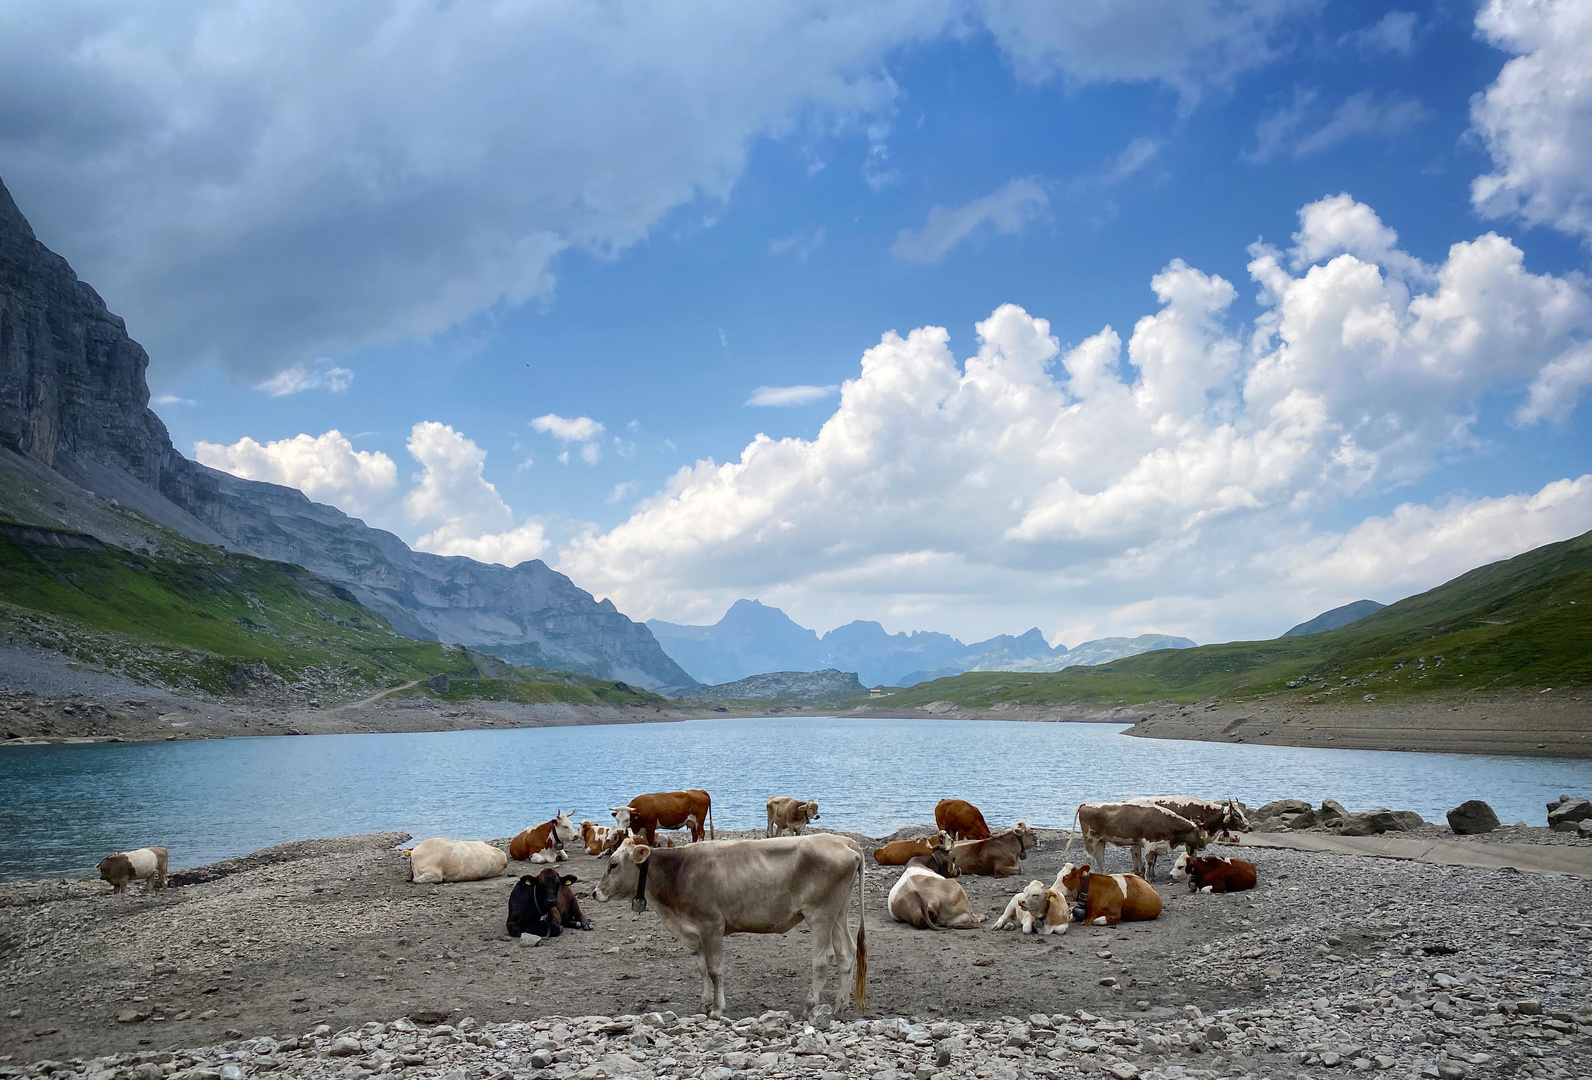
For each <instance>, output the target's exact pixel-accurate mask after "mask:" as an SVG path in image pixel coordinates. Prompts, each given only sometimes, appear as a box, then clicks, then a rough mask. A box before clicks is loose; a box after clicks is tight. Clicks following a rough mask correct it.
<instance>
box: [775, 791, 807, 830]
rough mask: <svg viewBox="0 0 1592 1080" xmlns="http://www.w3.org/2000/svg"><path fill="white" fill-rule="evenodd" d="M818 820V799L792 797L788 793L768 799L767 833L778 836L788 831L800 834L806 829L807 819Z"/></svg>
mask: <svg viewBox="0 0 1592 1080" xmlns="http://www.w3.org/2000/svg"><path fill="white" fill-rule="evenodd" d="M817 820H818V801H817V800H816V799H808V800H806V801H805V802H803V801H802V800H801V799H792V798H791V797H790V796H788V795H775V796H774V797H773V798H772V799H769V800H768V835H769V836H778V835H779V834H780V833H781V832H788V833H790V834H791V835H792V836H800V835H801V834H802V833H804V832H806V831H807V823H808V822H809V821H817Z"/></svg>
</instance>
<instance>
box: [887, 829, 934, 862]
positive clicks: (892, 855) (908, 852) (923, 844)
mask: <svg viewBox="0 0 1592 1080" xmlns="http://www.w3.org/2000/svg"><path fill="white" fill-rule="evenodd" d="M950 846H951V837H950V834H948V833H943V832H941V833H935V834H934V835H933V836H921V837H919V838H918V839H916V840H892V841H890V842H889V843H888V844H886V845H885V846H884V847H881V848H874V850H873V861H874V862H876V863H878V864H879V865H880V866H905V865H906V864H907V863H909V862H911V861H912V860H913V859H915V858H917V857H918V856H919V855H927V854H929V853H930V852H931V851H935V850H937V849H940V848H945V849H949V848H950Z"/></svg>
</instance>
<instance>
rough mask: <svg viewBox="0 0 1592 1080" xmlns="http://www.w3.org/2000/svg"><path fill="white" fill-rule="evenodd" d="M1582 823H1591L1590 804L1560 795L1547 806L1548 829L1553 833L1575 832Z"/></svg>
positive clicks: (1577, 798) (1591, 806) (1573, 797)
mask: <svg viewBox="0 0 1592 1080" xmlns="http://www.w3.org/2000/svg"><path fill="white" fill-rule="evenodd" d="M1583 821H1592V802H1589V801H1588V800H1586V799H1583V798H1579V797H1575V796H1570V795H1560V796H1559V797H1558V798H1557V799H1555V800H1554V801H1553V802H1551V803H1549V804H1548V828H1550V829H1552V830H1554V831H1555V832H1577V831H1579V825H1580V823H1581V822H1583Z"/></svg>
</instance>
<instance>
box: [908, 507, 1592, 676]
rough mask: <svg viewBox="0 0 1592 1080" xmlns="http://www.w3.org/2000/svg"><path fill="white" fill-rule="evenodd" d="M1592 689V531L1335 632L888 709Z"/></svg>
mask: <svg viewBox="0 0 1592 1080" xmlns="http://www.w3.org/2000/svg"><path fill="white" fill-rule="evenodd" d="M1589 683H1592V533H1585V534H1583V535H1581V536H1578V537H1575V538H1573V539H1570V540H1565V541H1562V542H1560V543H1557V544H1549V545H1547V546H1545V547H1540V548H1537V549H1535V550H1533V551H1528V552H1526V553H1525V554H1523V555H1518V556H1516V557H1515V558H1513V559H1508V560H1506V561H1504V562H1498V563H1492V564H1490V565H1487V566H1483V567H1478V568H1477V569H1475V570H1472V571H1470V572H1468V573H1466V574H1463V575H1461V576H1460V577H1457V578H1455V579H1454V580H1452V581H1450V582H1447V583H1446V584H1443V585H1440V586H1438V587H1437V588H1435V589H1432V590H1430V591H1429V592H1425V593H1421V594H1420V595H1419V596H1412V597H1409V598H1408V599H1405V600H1401V601H1399V602H1398V603H1396V604H1391V605H1389V606H1388V607H1385V608H1383V609H1382V610H1380V611H1377V612H1375V613H1373V614H1371V615H1368V616H1366V617H1365V618H1363V619H1359V620H1357V621H1355V622H1353V623H1350V624H1349V625H1348V626H1345V627H1342V628H1341V629H1337V630H1330V631H1326V632H1323V633H1319V634H1311V635H1307V636H1297V637H1282V638H1276V639H1273V640H1271V641H1235V642H1228V643H1226V644H1221V645H1202V646H1199V647H1197V648H1192V649H1181V650H1175V651H1161V652H1153V653H1146V654H1144V655H1141V656H1134V657H1130V658H1128V659H1125V660H1118V661H1115V662H1113V663H1110V664H1105V665H1102V666H1099V667H1077V668H1069V669H1067V670H1066V671H1062V672H1058V673H1056V674H1053V675H1041V674H1021V673H1005V672H1002V673H999V674H984V673H969V674H964V675H959V676H956V677H955V678H950V679H941V680H938V681H936V682H932V683H925V684H922V685H919V686H915V687H913V688H912V689H910V690H907V691H904V692H902V693H900V694H897V695H896V696H895V697H894V698H893V699H892V704H894V705H914V704H926V703H928V702H930V701H937V700H947V701H953V702H956V703H958V704H963V705H970V706H976V705H990V704H993V703H995V702H997V701H1014V702H1023V703H1029V704H1052V703H1053V704H1066V703H1072V702H1119V703H1124V704H1132V703H1137V702H1146V701H1178V702H1192V701H1199V700H1204V699H1211V698H1214V697H1225V698H1229V699H1247V698H1254V697H1259V696H1283V697H1286V698H1290V699H1297V700H1299V701H1300V702H1301V703H1306V704H1308V703H1315V702H1322V701H1330V700H1334V699H1342V698H1344V697H1348V696H1358V697H1361V698H1364V697H1365V696H1366V695H1374V698H1375V699H1387V700H1394V701H1397V700H1400V699H1412V698H1421V697H1427V696H1431V695H1433V694H1445V693H1468V692H1473V691H1482V690H1495V689H1503V688H1527V687H1533V688H1540V687H1548V686H1570V685H1576V686H1585V685H1588V684H1589Z"/></svg>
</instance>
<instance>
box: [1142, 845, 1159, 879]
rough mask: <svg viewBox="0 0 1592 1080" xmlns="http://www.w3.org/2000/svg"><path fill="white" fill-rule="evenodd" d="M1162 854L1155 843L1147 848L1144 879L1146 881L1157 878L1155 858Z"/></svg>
mask: <svg viewBox="0 0 1592 1080" xmlns="http://www.w3.org/2000/svg"><path fill="white" fill-rule="evenodd" d="M1160 854H1161V853H1160V851H1158V850H1156V847H1155V845H1154V844H1152V845H1150V847H1149V848H1148V849H1146V851H1145V852H1144V880H1145V881H1154V880H1155V860H1156V858H1157V857H1158V856H1159V855H1160Z"/></svg>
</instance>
